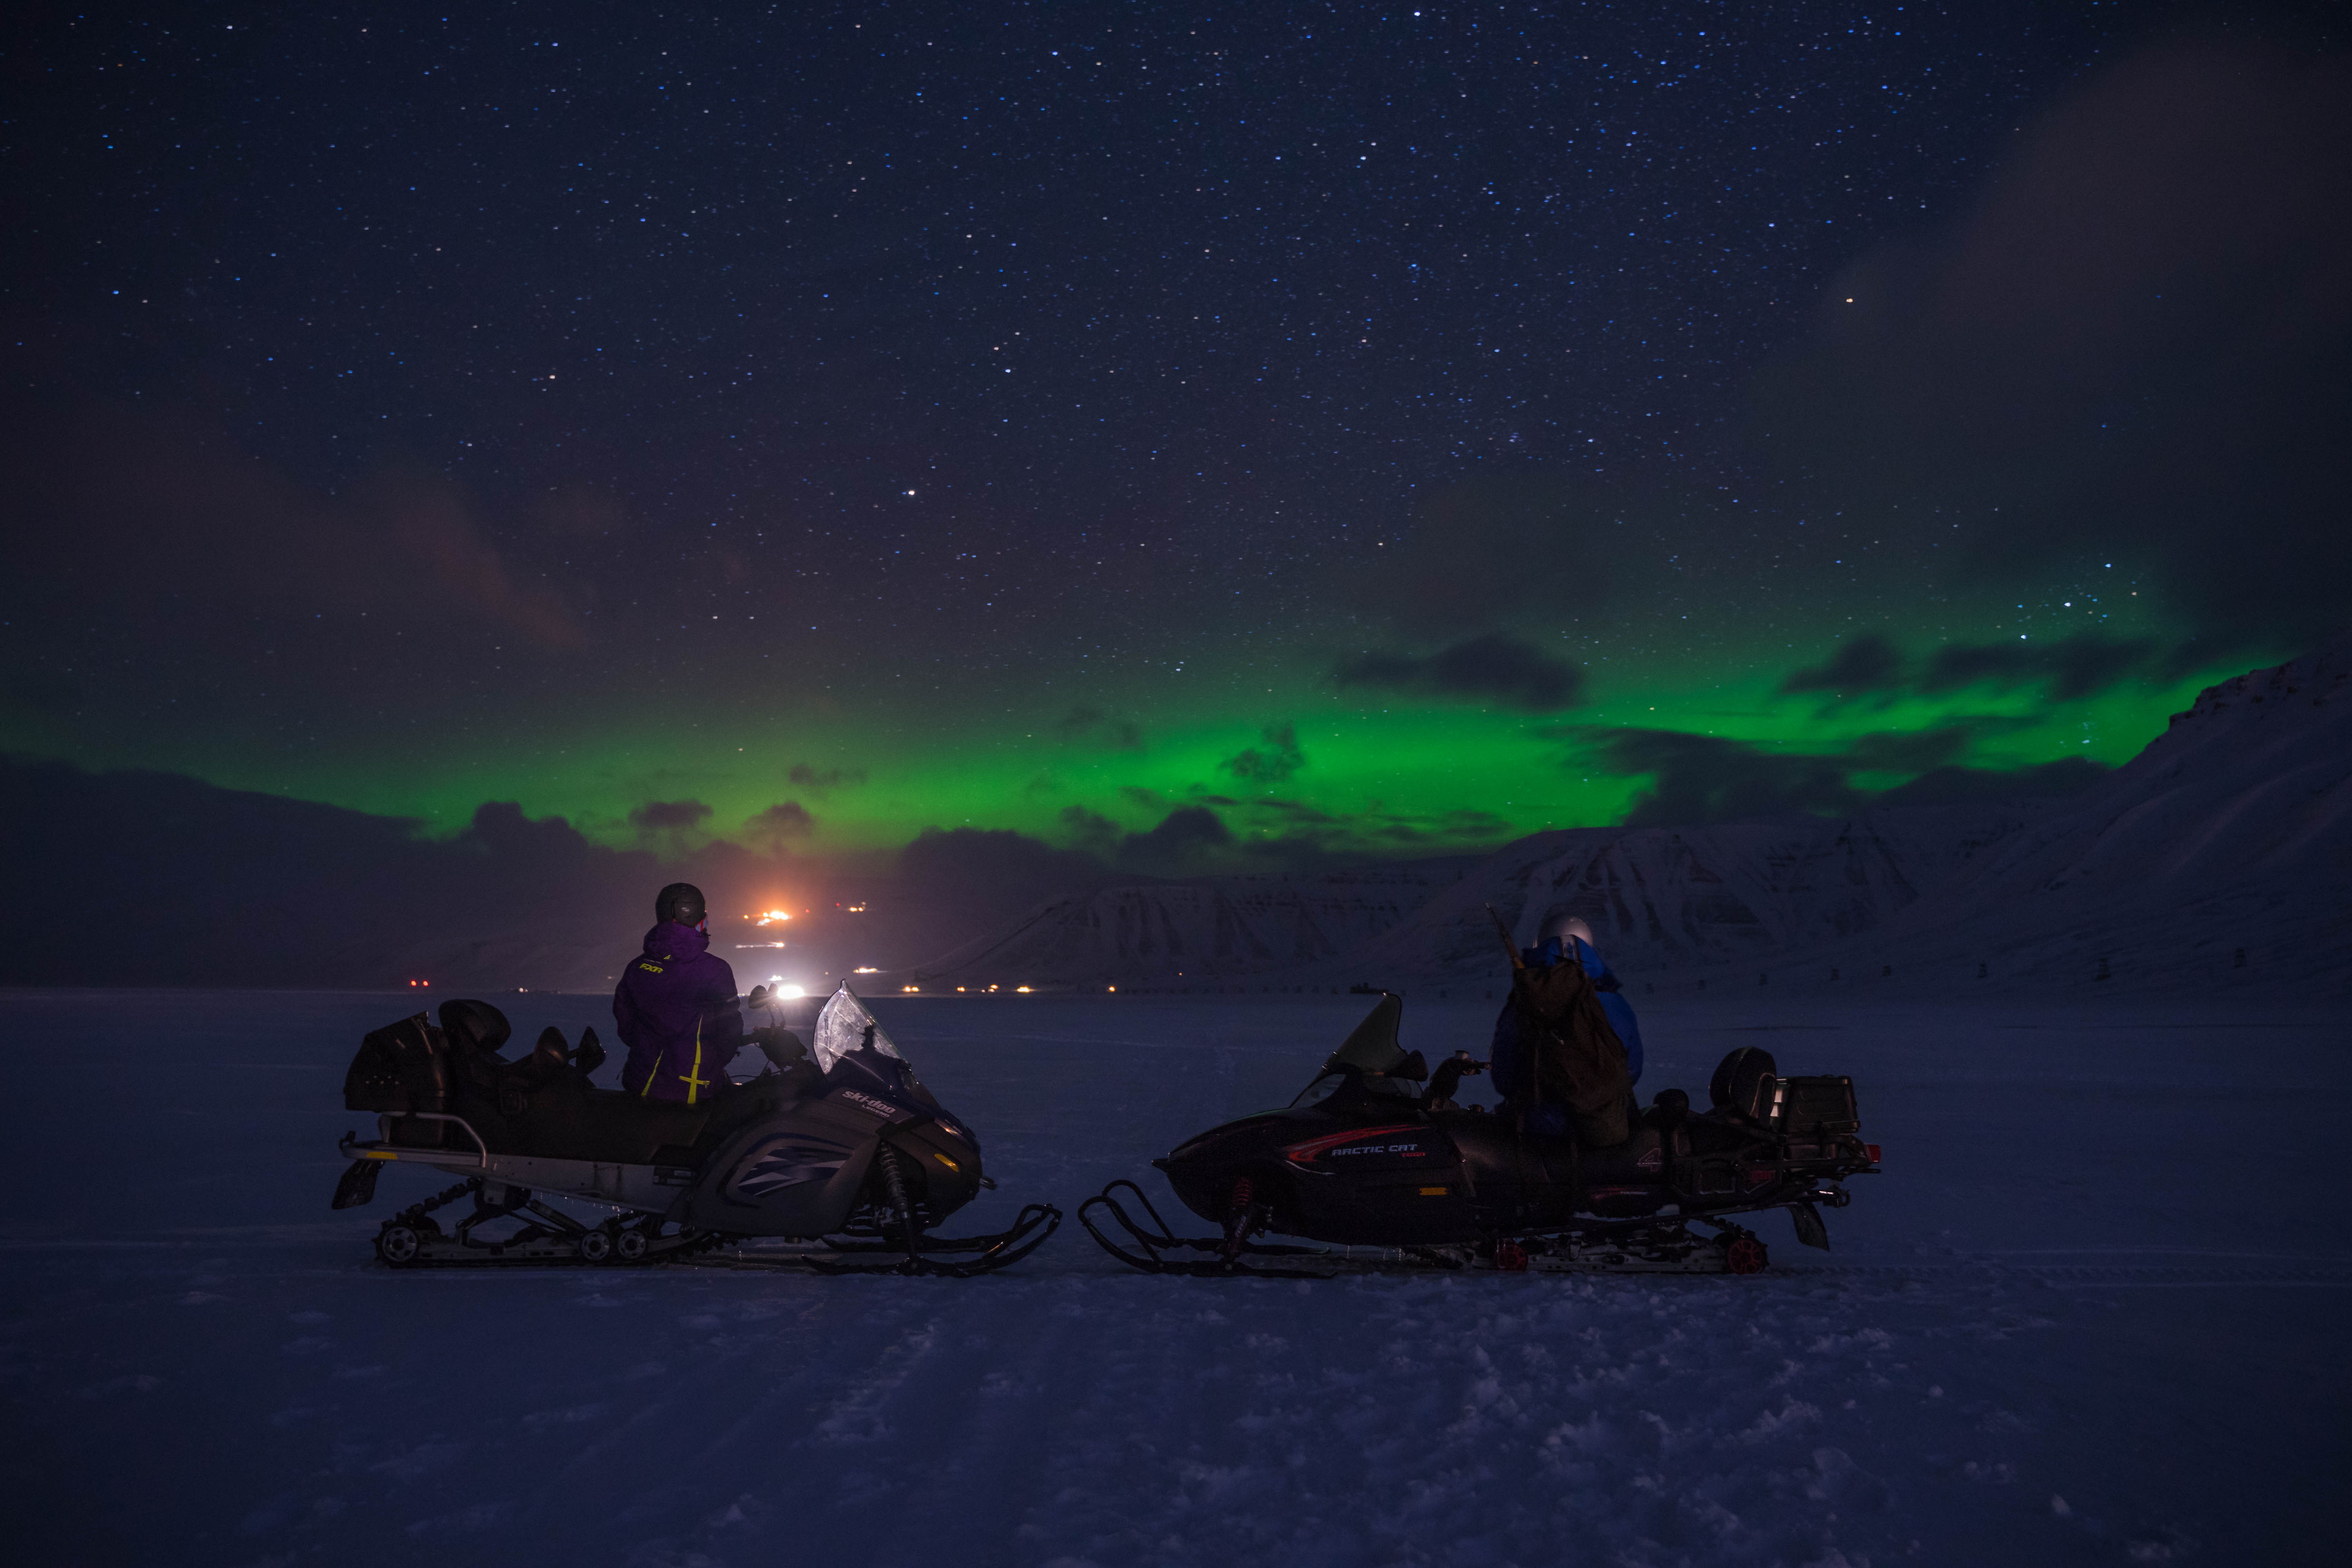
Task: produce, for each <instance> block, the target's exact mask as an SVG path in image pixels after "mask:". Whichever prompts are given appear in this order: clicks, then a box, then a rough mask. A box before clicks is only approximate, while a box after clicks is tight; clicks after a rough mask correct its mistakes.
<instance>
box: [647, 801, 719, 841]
mask: <svg viewBox="0 0 2352 1568" xmlns="http://www.w3.org/2000/svg"><path fill="white" fill-rule="evenodd" d="M709 815H710V808H709V806H707V805H703V804H702V803H701V802H700V801H698V800H649V801H647V802H646V804H645V805H640V806H637V807H635V808H634V809H633V810H631V811H630V813H629V826H632V827H634V828H635V829H636V830H637V831H638V832H639V833H683V832H685V831H687V830H688V829H689V828H692V827H697V826H700V825H701V823H702V822H703V820H704V819H705V818H706V817H708V816H709Z"/></svg>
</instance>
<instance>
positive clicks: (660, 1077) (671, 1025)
mask: <svg viewBox="0 0 2352 1568" xmlns="http://www.w3.org/2000/svg"><path fill="white" fill-rule="evenodd" d="M613 1021H614V1023H615V1024H618V1025H619V1026H620V1030H621V1041H622V1043H623V1044H624V1045H625V1046H627V1047H629V1059H628V1061H627V1062H626V1063H625V1064H624V1065H623V1067H622V1068H621V1087H622V1088H623V1089H626V1090H628V1091H629V1092H630V1093H631V1094H635V1095H642V1096H644V1097H645V1098H646V1099H647V1100H670V1101H673V1102H675V1103H677V1104H680V1105H700V1104H702V1103H703V1102H705V1101H707V1100H709V1099H710V1098H711V1097H712V1096H713V1095H717V1094H723V1093H725V1092H726V1091H727V1090H728V1089H730V1088H732V1087H733V1083H732V1080H731V1079H729V1078H728V1076H727V1064H728V1063H729V1062H730V1061H731V1060H732V1059H734V1056H735V1051H736V1048H737V1047H740V1045H742V1043H743V1016H742V1015H741V1014H740V1013H739V1012H737V1011H736V1006H735V972H734V971H733V970H732V969H730V968H729V967H728V965H727V961H726V960H725V959H723V958H719V957H717V956H715V955H714V954H713V953H712V952H710V921H709V912H708V911H707V910H705V909H704V908H703V905H702V889H699V888H697V887H695V886H694V885H693V884H692V883H690V882H672V883H671V884H670V885H669V886H668V887H667V888H664V889H662V890H661V894H660V896H659V897H658V898H656V899H655V900H654V929H653V930H651V931H647V932H646V951H645V952H644V954H643V955H642V956H640V957H637V958H634V959H631V960H630V961H629V967H628V971H627V973H624V974H623V975H622V976H621V984H619V986H618V987H616V988H615V989H614V992H613Z"/></svg>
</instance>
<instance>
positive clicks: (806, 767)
mask: <svg viewBox="0 0 2352 1568" xmlns="http://www.w3.org/2000/svg"><path fill="white" fill-rule="evenodd" d="M784 777H785V778H786V779H788V780H790V781H791V783H792V784H793V786H794V787H795V788H798V789H803V790H806V791H807V792H808V793H809V794H811V795H824V794H825V793H826V792H828V791H830V790H836V789H843V788H847V787H849V786H852V785H856V784H864V783H865V782H866V770H865V769H864V768H820V767H817V766H816V765H814V763H793V765H792V771H791V772H789V773H786V774H785V775H784Z"/></svg>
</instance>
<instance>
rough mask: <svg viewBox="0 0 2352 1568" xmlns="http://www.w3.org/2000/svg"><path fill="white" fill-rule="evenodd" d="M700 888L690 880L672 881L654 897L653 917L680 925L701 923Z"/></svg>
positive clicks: (702, 911)
mask: <svg viewBox="0 0 2352 1568" xmlns="http://www.w3.org/2000/svg"><path fill="white" fill-rule="evenodd" d="M703 913H704V910H703V908H702V889H700V888H698V887H696V886H695V885H694V884H693V883H691V882H672V883H671V884H670V885H669V886H668V887H667V888H664V889H662V890H661V892H660V893H659V894H658V895H657V896H656V898H655V899H654V919H655V920H656V921H674V922H675V923H677V924H678V925H682V926H698V925H700V924H701V923H702V917H703Z"/></svg>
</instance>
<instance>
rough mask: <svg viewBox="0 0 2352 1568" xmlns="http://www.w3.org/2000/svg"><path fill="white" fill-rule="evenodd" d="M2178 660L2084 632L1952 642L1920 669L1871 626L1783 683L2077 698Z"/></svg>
mask: <svg viewBox="0 0 2352 1568" xmlns="http://www.w3.org/2000/svg"><path fill="white" fill-rule="evenodd" d="M2178 662H2179V661H2178V658H2177V657H2175V658H2167V657H2163V656H2162V655H2161V650H2160V649H2159V647H2158V644H2157V643H2156V641H2155V640H2154V639H2153V638H2149V637H2100V636H2098V635H2097V634H2096V633H2092V632H2084V633H2080V634H2078V635H2076V636H2074V637H2054V638H2048V639H2045V640H2042V641H2039V642H2034V641H2028V640H2024V639H2021V640H2019V641H2017V642H2013V643H1956V644H1948V645H1946V646H1945V647H1938V648H1937V649H1936V650H1935V652H1933V653H1932V654H1930V655H1928V656H1927V660H1926V663H1925V665H1924V667H1922V668H1910V667H1909V664H1908V661H1906V659H1905V658H1904V657H1903V655H1902V654H1901V652H1900V651H1898V650H1897V649H1896V648H1895V645H1894V644H1893V643H1892V642H1890V641H1888V640H1887V639H1886V638H1885V637H1883V636H1881V635H1879V634H1878V633H1875V632H1864V633H1863V634H1861V635H1860V636H1858V637H1851V638H1849V639H1847V641H1846V642H1844V643H1843V645H1841V646H1840V647H1839V648H1838V650H1837V652H1836V653H1835V654H1834V655H1832V657H1831V658H1830V659H1829V660H1828V661H1827V662H1826V663H1823V664H1819V665H1814V666H1811V667H1809V668H1804V669H1800V670H1797V671H1795V672H1794V673H1793V674H1791V675H1790V676H1789V677H1788V678H1787V679H1784V680H1782V681H1781V682H1780V689H1781V690H1782V691H1783V692H1786V693H1790V694H1800V693H1804V692H1811V691H1819V692H1825V693H1827V694H1828V695H1829V696H1830V697H1831V698H1832V699H1833V700H1853V699H1857V698H1862V697H1867V696H1877V697H1882V698H1883V697H1893V696H1896V695H1899V694H1902V693H1904V692H1910V693H1913V694H1915V695H1919V696H1926V697H1941V696H1945V695H1948V694H1949V693H1951V692H1954V691H1959V690H1964V689H1967V688H1969V687H1972V686H1991V687H1996V688H2000V689H2010V688H2014V687H2019V686H2032V685H2042V686H2046V687H2047V688H2048V689H2049V692H2050V695H2051V696H2053V697H2054V698H2060V699H2064V700H2074V699H2076V698H2082V697H2092V696H2095V695H2097V694H2098V693H2099V692H2102V691H2105V690H2107V689H2110V688H2112V687H2115V686H2118V685H2121V684H2122V683H2123V682H2125V681H2126V680H2128V679H2132V678H2133V677H2134V676H2136V675H2140V674H2145V673H2148V672H2151V671H2153V672H2156V673H2158V674H2162V675H2166V676H2170V675H2172V674H2174V673H2176V672H2177V667H2178Z"/></svg>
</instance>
